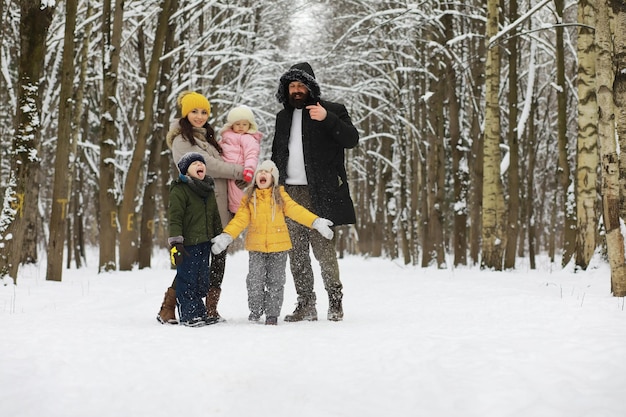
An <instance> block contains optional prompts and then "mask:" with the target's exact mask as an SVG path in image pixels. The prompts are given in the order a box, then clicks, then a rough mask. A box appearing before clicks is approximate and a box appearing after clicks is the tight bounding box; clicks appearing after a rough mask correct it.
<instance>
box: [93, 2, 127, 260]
mask: <svg viewBox="0 0 626 417" xmlns="http://www.w3.org/2000/svg"><path fill="white" fill-rule="evenodd" d="M111 1H113V0H104V2H103V6H102V37H103V51H102V57H103V58H102V59H103V63H102V64H103V74H104V79H103V82H102V112H101V126H102V130H101V134H100V184H99V185H100V189H99V195H98V199H99V202H100V213H99V216H100V221H99V226H100V260H99V267H98V270H99V271H100V272H104V271H112V270H115V267H116V265H117V262H116V258H115V248H116V241H117V230H118V213H117V195H118V191H117V189H116V184H115V149H116V148H117V135H118V132H117V125H116V119H117V107H118V105H117V82H118V68H119V62H120V48H121V40H122V19H123V17H124V0H114V1H115V10H113V16H112V15H111ZM111 17H113V24H112V27H111Z"/></svg>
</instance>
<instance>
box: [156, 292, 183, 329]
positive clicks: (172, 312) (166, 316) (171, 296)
mask: <svg viewBox="0 0 626 417" xmlns="http://www.w3.org/2000/svg"><path fill="white" fill-rule="evenodd" d="M157 320H158V321H159V323H161V324H178V320H176V290H174V288H172V287H170V288H168V289H167V291H165V297H164V298H163V304H161V311H159V314H158V315H157Z"/></svg>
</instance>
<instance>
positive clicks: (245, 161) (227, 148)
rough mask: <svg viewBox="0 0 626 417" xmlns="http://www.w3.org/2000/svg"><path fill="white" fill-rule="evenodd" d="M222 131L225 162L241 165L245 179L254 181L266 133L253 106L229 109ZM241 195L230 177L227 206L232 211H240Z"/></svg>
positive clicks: (240, 191) (221, 143) (221, 140)
mask: <svg viewBox="0 0 626 417" xmlns="http://www.w3.org/2000/svg"><path fill="white" fill-rule="evenodd" d="M219 134H220V136H221V138H220V142H219V144H220V146H221V147H222V158H223V159H224V161H225V162H231V163H235V164H239V165H242V166H243V167H244V170H243V179H244V181H246V182H248V183H249V182H251V181H252V177H253V176H254V171H255V169H256V166H257V164H258V162H259V153H260V151H261V138H262V137H263V134H262V133H260V132H259V131H258V127H257V124H256V121H255V120H254V114H252V110H250V108H249V107H248V106H238V107H235V108H233V109H232V110H231V111H229V112H228V116H227V118H226V124H225V125H224V127H222V128H221V129H220V132H219ZM242 197H243V191H242V190H241V189H240V188H239V187H238V186H237V184H236V182H235V180H229V181H228V210H229V211H230V212H231V213H233V214H234V213H237V210H238V209H239V203H240V202H241V198H242Z"/></svg>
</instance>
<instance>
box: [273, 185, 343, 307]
mask: <svg viewBox="0 0 626 417" xmlns="http://www.w3.org/2000/svg"><path fill="white" fill-rule="evenodd" d="M285 191H287V194H289V196H290V197H291V198H292V199H293V200H294V201H295V202H296V203H298V204H300V205H301V206H303V207H305V208H307V209H308V210H310V211H312V212H313V213H315V209H314V208H313V205H312V203H311V196H310V194H309V188H308V187H307V186H305V185H287V186H285ZM315 214H317V213H315ZM287 228H288V229H289V235H290V237H291V243H292V244H293V248H292V249H291V250H290V251H289V266H290V268H291V275H293V282H294V284H295V287H296V292H297V293H298V301H302V302H315V300H316V296H315V291H314V290H313V284H314V282H313V268H312V267H311V256H310V255H309V252H310V249H309V247H310V248H311V249H313V256H315V259H316V260H317V261H318V262H319V264H320V268H321V271H322V280H323V281H324V288H325V289H326V291H327V292H328V296H329V298H339V299H341V296H342V293H341V290H342V288H343V285H342V284H341V280H340V279H339V263H338V262H337V252H336V251H335V243H336V241H337V235H336V234H335V236H334V237H333V238H332V239H331V240H328V239H325V238H324V237H323V236H322V235H320V234H319V232H318V231H317V230H313V229H309V228H308V227H305V226H302V225H301V224H299V223H297V222H294V221H293V220H290V219H287Z"/></svg>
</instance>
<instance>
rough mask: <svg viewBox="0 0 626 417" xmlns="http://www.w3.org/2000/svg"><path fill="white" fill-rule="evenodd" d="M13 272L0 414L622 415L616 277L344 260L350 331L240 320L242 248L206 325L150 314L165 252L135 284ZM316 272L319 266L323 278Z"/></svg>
mask: <svg viewBox="0 0 626 417" xmlns="http://www.w3.org/2000/svg"><path fill="white" fill-rule="evenodd" d="M95 259H97V258H94V260H92V261H90V263H89V266H88V267H87V268H83V269H81V270H66V271H64V277H63V282H62V283H56V282H47V281H45V271H44V268H45V262H42V263H41V265H42V266H27V267H23V268H22V269H21V272H20V277H19V280H18V285H17V286H14V285H12V283H9V282H7V281H5V283H6V284H7V285H4V286H0V337H1V339H2V340H1V341H0V416H6V417H98V416H134V417H135V416H136V417H139V416H150V417H156V416H167V417H172V416H184V417H193V416H241V417H245V416H261V417H262V416H272V417H282V416H285V417H296V416H297V417H309V416H311V417H334V416H346V417H356V416H358V417H369V416H372V417H374V416H375V417H380V416H390V417H399V416H411V417H414V416H427V417H452V416H455V417H456V416H462V417H504V416H511V417H517V416H519V417H559V416H564V417H565V416H567V417H577V416H581V417H582V416H587V417H622V416H624V415H625V413H626V311H625V308H624V299H623V298H615V297H612V296H611V295H610V290H609V288H610V272H609V269H608V266H607V265H606V264H602V263H600V262H596V265H594V266H593V267H592V268H591V269H590V270H589V271H586V272H581V273H574V272H573V270H572V269H571V268H568V269H566V270H561V269H560V268H559V267H557V266H554V265H552V266H551V265H549V264H548V263H543V264H541V265H540V267H539V269H538V270H536V271H531V270H529V269H528V268H527V267H526V266H524V265H519V266H518V269H517V270H516V271H513V272H506V273H501V272H500V273H498V272H485V271H481V270H479V269H478V268H458V269H448V270H437V269H430V268H429V269H422V268H418V267H412V266H404V265H401V264H400V263H398V262H394V261H390V260H384V259H365V258H361V257H353V256H351V257H348V258H345V259H341V260H340V267H341V271H342V280H343V282H344V292H345V298H344V310H345V314H346V315H345V319H344V321H343V322H339V323H335V322H329V321H327V320H326V309H327V306H328V302H327V300H326V294H325V291H324V289H323V287H322V284H321V279H319V274H318V275H317V279H316V287H317V294H318V313H319V316H320V320H319V321H318V322H306V323H286V322H284V321H283V320H282V316H284V315H285V314H287V313H290V312H291V311H292V309H293V307H294V305H293V303H294V302H295V292H294V287H293V283H292V281H291V276H290V275H289V273H288V278H287V285H286V287H285V303H284V305H283V311H282V316H281V318H280V321H279V325H278V326H265V325H260V324H252V323H249V322H248V321H247V316H248V311H247V303H246V289H245V275H246V270H247V259H248V256H247V253H246V252H239V253H236V254H234V255H229V259H228V262H227V272H226V277H225V282H224V286H223V297H222V300H221V302H220V305H219V310H220V313H221V314H222V315H223V316H224V317H225V318H227V322H226V323H220V324H216V325H213V326H207V327H204V328H183V327H178V326H163V325H161V324H159V323H158V322H157V321H156V320H155V316H156V313H157V311H158V309H159V306H160V304H161V300H162V297H163V293H164V291H165V289H166V287H167V286H168V285H169V284H170V282H171V280H172V277H173V275H174V273H173V271H171V270H170V269H169V268H168V264H167V262H168V256H167V252H165V251H164V252H163V254H162V256H159V258H158V259H155V260H153V267H152V268H151V269H147V270H141V271H139V270H137V271H132V272H114V273H108V274H100V275H99V274H97V273H96V260H95ZM318 272H319V271H317V270H316V273H318Z"/></svg>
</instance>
